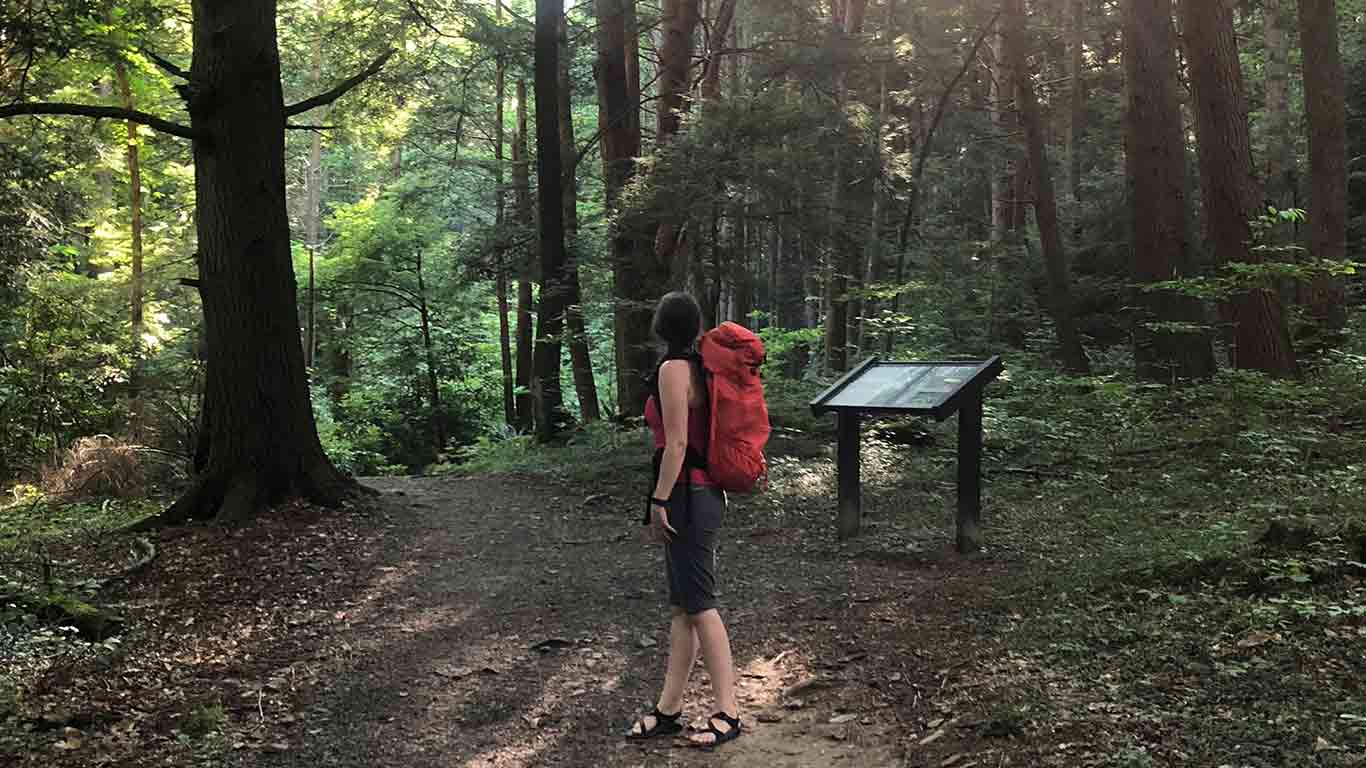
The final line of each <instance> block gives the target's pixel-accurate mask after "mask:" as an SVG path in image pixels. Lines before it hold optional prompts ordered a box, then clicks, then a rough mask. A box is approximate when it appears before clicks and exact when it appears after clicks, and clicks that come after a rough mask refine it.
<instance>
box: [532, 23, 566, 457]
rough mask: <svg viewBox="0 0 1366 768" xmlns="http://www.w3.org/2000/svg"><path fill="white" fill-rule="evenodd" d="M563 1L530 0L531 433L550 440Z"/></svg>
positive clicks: (555, 398)
mask: <svg viewBox="0 0 1366 768" xmlns="http://www.w3.org/2000/svg"><path fill="white" fill-rule="evenodd" d="M563 16H564V0H536V55H535V75H536V183H537V194H536V198H537V202H538V204H539V205H538V210H539V211H540V214H541V215H540V246H541V247H540V251H541V301H540V311H539V313H538V315H537V328H536V353H535V362H536V374H535V375H536V383H537V386H536V416H537V418H536V436H537V438H538V439H539V440H541V441H542V442H548V441H550V440H552V439H554V438H555V437H556V436H557V435H559V434H560V432H561V431H563V429H564V428H565V425H566V423H567V422H568V414H566V413H565V411H564V398H563V395H562V393H561V390H560V343H561V336H562V335H563V329H564V314H565V307H566V306H567V305H568V303H569V293H570V291H569V277H568V274H567V272H568V263H567V260H566V259H565V254H564V250H565V249H564V197H563V192H562V191H561V187H563V185H564V171H563V168H562V164H561V162H560V126H559V123H560V99H559V95H558V92H559V58H560V20H561V18H563Z"/></svg>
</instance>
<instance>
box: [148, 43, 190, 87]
mask: <svg viewBox="0 0 1366 768" xmlns="http://www.w3.org/2000/svg"><path fill="white" fill-rule="evenodd" d="M138 52H139V53H141V54H142V55H143V56H146V57H147V58H149V59H151V60H152V63H153V64H156V65H157V66H158V67H161V68H162V69H164V70H166V71H167V72H168V73H170V74H172V75H175V76H176V77H178V78H180V79H181V80H189V79H190V73H189V72H187V71H185V70H183V69H181V68H180V67H177V66H176V65H174V64H172V63H171V62H170V61H168V60H167V59H163V58H162V57H160V56H158V55H157V53H156V51H153V50H152V49H151V48H148V47H146V46H143V47H142V48H139V49H138Z"/></svg>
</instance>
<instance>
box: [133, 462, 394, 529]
mask: <svg viewBox="0 0 1366 768" xmlns="http://www.w3.org/2000/svg"><path fill="white" fill-rule="evenodd" d="M289 475H293V476H289ZM300 475H301V476H300ZM367 495H377V492H376V491H374V490H373V489H370V488H366V487H365V486H363V485H361V484H360V483H358V482H356V481H355V480H354V479H353V478H350V477H346V476H345V475H343V474H341V473H340V472H338V471H337V470H336V469H335V468H333V467H332V465H331V464H330V463H328V461H327V460H326V459H324V458H320V459H319V460H317V461H315V462H311V466H309V467H306V468H304V469H302V470H301V471H296V472H292V473H288V475H287V474H286V473H284V472H273V473H266V472H263V471H261V470H259V469H257V468H255V467H247V468H244V469H238V470H237V471H235V472H227V471H221V470H220V471H215V470H214V469H213V468H212V467H210V468H209V469H208V471H206V472H205V473H204V474H203V475H201V476H200V477H199V479H198V480H196V481H195V483H194V485H193V486H191V487H190V489H189V490H187V491H186V492H185V493H184V494H183V495H182V496H181V497H180V498H179V499H177V500H176V502H175V503H174V504H172V505H171V506H170V507H168V508H167V509H166V511H164V512H162V513H161V514H158V515H153V516H151V517H148V518H145V519H143V520H139V521H137V522H135V523H133V524H131V525H128V526H125V527H124V528H123V529H122V532H124V533H132V532H141V531H149V530H153V529H157V528H162V527H166V526H174V525H183V524H185V523H189V522H192V521H195V520H215V521H217V522H220V523H227V524H237V523H242V522H245V521H247V520H250V519H251V518H252V517H255V516H256V515H257V514H259V513H260V512H262V511H263V510H266V509H268V508H270V507H272V506H275V505H277V504H279V503H280V502H283V501H285V500H287V499H291V498H299V499H303V500H305V501H308V502H310V503H312V504H317V505H318V506H322V507H327V508H336V507H339V506H341V505H342V504H343V503H344V502H346V501H347V500H349V499H353V498H356V497H358V496H367Z"/></svg>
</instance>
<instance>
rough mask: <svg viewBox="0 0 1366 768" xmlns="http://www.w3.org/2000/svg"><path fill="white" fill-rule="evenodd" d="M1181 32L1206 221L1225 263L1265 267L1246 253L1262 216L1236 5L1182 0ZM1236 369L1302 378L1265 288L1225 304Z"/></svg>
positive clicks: (1224, 0)
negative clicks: (1256, 221) (1253, 227)
mask: <svg viewBox="0 0 1366 768" xmlns="http://www.w3.org/2000/svg"><path fill="white" fill-rule="evenodd" d="M1181 20H1182V29H1183V32H1184V34H1185V38H1186V56H1187V59H1188V67H1189V70H1190V82H1191V92H1192V97H1193V101H1194V103H1195V128H1196V135H1197V137H1198V142H1197V143H1198V150H1199V151H1198V155H1199V159H1200V180H1201V186H1202V190H1201V191H1202V193H1203V194H1202V197H1203V198H1204V203H1205V220H1206V226H1207V227H1208V229H1209V239H1210V241H1211V243H1212V244H1213V246H1214V255H1215V259H1216V261H1217V262H1218V263H1219V264H1220V265H1227V264H1233V263H1239V262H1241V263H1253V264H1256V263H1261V262H1262V261H1263V259H1262V256H1261V254H1259V253H1258V252H1257V251H1255V250H1251V249H1250V248H1249V244H1250V243H1251V241H1252V230H1251V225H1250V221H1251V220H1252V219H1253V218H1254V217H1256V216H1257V215H1258V213H1259V212H1260V211H1261V194H1260V192H1259V191H1258V189H1257V185H1256V181H1255V179H1254V178H1253V174H1252V149H1251V146H1250V143H1249V140H1248V123H1247V96H1246V94H1245V93H1244V90H1243V72H1242V66H1241V64H1240V63H1239V60H1238V44H1237V40H1236V39H1235V37H1234V33H1233V8H1232V1H1231V0H1182V2H1181ZM1224 311H1225V316H1226V320H1227V321H1228V322H1229V323H1231V324H1232V327H1233V340H1234V345H1235V349H1234V365H1235V366H1236V367H1238V368H1245V369H1252V370H1259V371H1264V372H1266V373H1270V374H1273V375H1280V376H1291V375H1295V374H1296V373H1298V370H1299V367H1298V365H1297V363H1296V361H1295V352H1294V349H1293V348H1292V347H1291V345H1290V334H1289V332H1288V331H1287V329H1286V323H1285V316H1284V313H1283V311H1282V308H1281V301H1280V298H1279V297H1278V296H1277V295H1276V293H1275V291H1274V290H1271V289H1270V287H1269V286H1267V287H1253V288H1249V289H1247V290H1244V291H1240V292H1239V293H1237V294H1236V295H1234V296H1233V297H1232V298H1231V299H1229V300H1228V301H1227V302H1226V304H1225V308H1224Z"/></svg>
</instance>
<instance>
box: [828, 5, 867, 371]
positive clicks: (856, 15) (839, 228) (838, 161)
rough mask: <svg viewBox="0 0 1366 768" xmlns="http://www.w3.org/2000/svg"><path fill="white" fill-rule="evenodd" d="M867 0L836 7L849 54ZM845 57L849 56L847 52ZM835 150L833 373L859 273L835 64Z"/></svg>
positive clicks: (841, 81) (843, 76) (839, 365)
mask: <svg viewBox="0 0 1366 768" xmlns="http://www.w3.org/2000/svg"><path fill="white" fill-rule="evenodd" d="M867 7H868V0H846V2H845V3H843V4H836V5H835V6H834V8H835V13H836V15H835V18H834V19H833V21H834V24H835V27H836V29H837V31H838V35H837V39H838V40H840V41H841V44H843V45H848V46H849V48H850V49H851V51H852V48H853V41H852V39H851V38H852V37H853V36H855V35H858V34H860V33H861V32H862V31H863V16H864V12H865V10H866V9H867ZM849 55H852V53H850V54H849ZM835 66H836V68H837V70H836V72H835V113H834V118H835V121H836V126H835V128H836V130H835V133H834V142H835V151H834V157H833V160H832V163H831V166H832V167H831V181H830V243H829V245H828V249H829V254H830V256H829V261H830V264H829V269H828V275H827V277H826V285H825V301H826V304H827V305H828V306H829V311H828V313H827V314H826V317H825V367H826V368H827V369H828V370H830V371H834V372H839V371H844V370H845V369H847V368H848V366H849V278H850V277H851V276H854V275H855V274H856V273H857V272H858V271H859V261H860V260H859V258H858V253H859V249H858V248H856V247H855V246H854V243H855V242H857V241H856V240H854V238H852V237H851V236H850V233H851V232H852V224H853V222H852V221H851V219H852V218H853V217H852V216H850V211H848V210H847V209H846V202H845V195H844V186H845V168H844V164H845V158H844V148H845V140H844V133H845V129H846V128H847V119H846V116H845V114H844V111H845V104H846V103H847V102H848V96H849V94H848V85H847V80H848V66H847V65H842V64H840V63H836V64H835Z"/></svg>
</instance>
